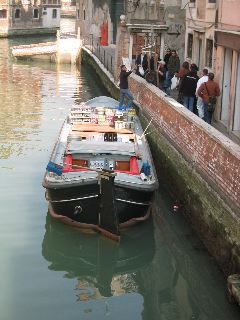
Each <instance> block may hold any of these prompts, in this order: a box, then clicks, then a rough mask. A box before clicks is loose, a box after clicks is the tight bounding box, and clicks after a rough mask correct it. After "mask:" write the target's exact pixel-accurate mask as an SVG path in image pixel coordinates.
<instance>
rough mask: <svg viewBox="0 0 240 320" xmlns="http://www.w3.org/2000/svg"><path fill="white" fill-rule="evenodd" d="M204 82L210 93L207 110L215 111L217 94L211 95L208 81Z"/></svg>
mask: <svg viewBox="0 0 240 320" xmlns="http://www.w3.org/2000/svg"><path fill="white" fill-rule="evenodd" d="M204 84H205V88H206V90H207V94H208V103H207V110H208V112H210V113H213V112H214V110H215V106H216V103H217V98H216V96H210V95H209V92H208V88H207V85H206V82H205V83H204Z"/></svg>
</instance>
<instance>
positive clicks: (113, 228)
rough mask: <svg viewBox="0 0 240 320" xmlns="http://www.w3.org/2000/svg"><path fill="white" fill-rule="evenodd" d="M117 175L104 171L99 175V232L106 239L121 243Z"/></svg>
mask: <svg viewBox="0 0 240 320" xmlns="http://www.w3.org/2000/svg"><path fill="white" fill-rule="evenodd" d="M115 176H116V173H114V172H112V171H109V170H103V171H102V172H100V173H99V180H100V203H99V228H98V229H99V231H100V232H101V233H102V234H103V235H104V236H106V237H108V238H110V239H113V240H116V241H119V240H120V230H119V218H118V215H117V210H116V204H115V192H114V179H115Z"/></svg>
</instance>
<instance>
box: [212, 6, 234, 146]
mask: <svg viewBox="0 0 240 320" xmlns="http://www.w3.org/2000/svg"><path fill="white" fill-rule="evenodd" d="M215 39H216V64H215V72H216V76H217V79H218V81H219V84H220V88H221V92H222V95H221V102H220V105H219V108H218V110H217V111H216V117H217V120H218V121H219V123H220V124H221V125H222V126H224V128H225V129H226V130H227V132H228V133H229V134H230V135H232V136H234V137H237V138H238V139H239V140H240V1H239V0H219V6H218V25H217V26H216V29H215Z"/></svg>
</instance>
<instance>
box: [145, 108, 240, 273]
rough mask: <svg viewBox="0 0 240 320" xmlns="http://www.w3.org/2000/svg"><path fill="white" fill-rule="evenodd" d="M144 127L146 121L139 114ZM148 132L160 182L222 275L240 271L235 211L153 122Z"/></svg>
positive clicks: (239, 245) (239, 246)
mask: <svg viewBox="0 0 240 320" xmlns="http://www.w3.org/2000/svg"><path fill="white" fill-rule="evenodd" d="M140 118H141V121H142V124H143V126H146V125H147V123H148V122H149V119H147V118H146V117H145V116H144V115H143V114H141V115H140ZM149 131H150V132H153V133H152V134H151V135H148V140H149V143H150V145H151V150H152V154H153V158H154V160H155V166H156V169H157V172H158V177H159V182H160V183H164V185H166V187H167V188H168V190H169V191H170V193H171V194H172V196H173V197H174V198H175V199H177V200H178V201H179V203H180V204H181V205H182V207H181V212H182V214H183V215H184V216H185V217H186V219H187V220H188V221H189V222H190V224H191V225H192V227H193V229H194V230H195V231H196V233H197V234H198V235H199V237H200V238H201V240H202V241H203V243H204V244H205V246H206V248H207V249H208V250H209V252H210V253H211V254H212V255H213V256H214V257H215V258H216V260H217V262H218V264H219V266H220V267H221V269H222V270H223V272H224V273H225V274H227V275H228V274H231V273H239V272H240V263H239V257H238V254H239V252H240V230H239V224H238V223H236V219H235V218H234V214H233V213H232V212H231V210H230V208H229V207H227V206H226V205H225V204H224V202H223V201H222V199H221V198H220V197H219V195H218V194H217V193H216V192H214V191H213V190H212V189H211V187H210V186H209V185H208V184H207V182H206V181H204V180H203V179H202V177H200V175H199V174H197V172H196V171H195V170H194V169H193V167H192V166H191V163H189V162H187V161H186V160H185V159H183V157H182V156H181V154H180V153H179V152H178V151H177V150H176V149H175V148H174V147H173V146H172V145H171V144H170V143H169V141H168V140H167V139H166V138H165V137H164V136H163V135H162V134H161V132H159V130H158V128H157V127H154V125H152V128H150V129H149Z"/></svg>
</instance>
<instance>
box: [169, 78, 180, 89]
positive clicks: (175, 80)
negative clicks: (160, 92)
mask: <svg viewBox="0 0 240 320" xmlns="http://www.w3.org/2000/svg"><path fill="white" fill-rule="evenodd" d="M177 85H178V78H177V77H176V76H173V77H172V79H171V90H173V89H175V88H176V87H177Z"/></svg>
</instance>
